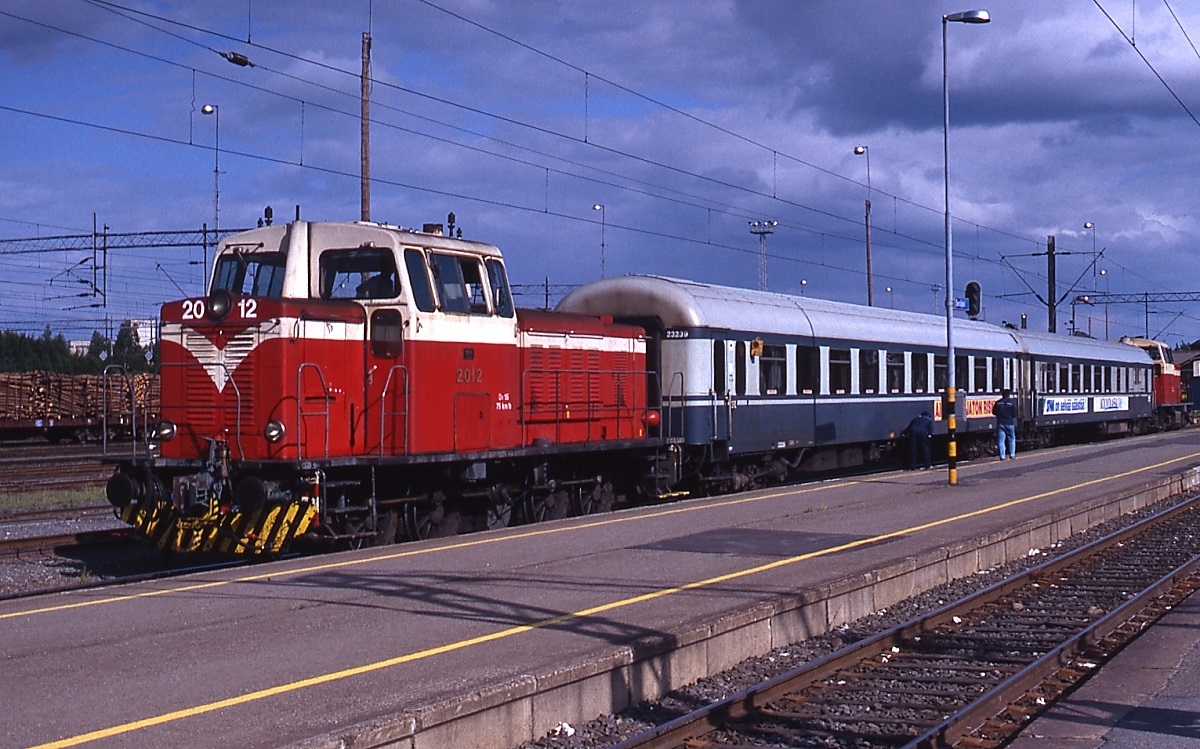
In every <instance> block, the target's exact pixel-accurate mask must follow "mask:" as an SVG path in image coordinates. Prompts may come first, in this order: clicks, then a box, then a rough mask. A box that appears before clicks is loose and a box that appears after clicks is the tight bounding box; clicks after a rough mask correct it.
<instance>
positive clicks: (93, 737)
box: [30, 452, 1200, 749]
mask: <svg viewBox="0 0 1200 749" xmlns="http://www.w3.org/2000/svg"><path fill="white" fill-rule="evenodd" d="M1197 459H1200V452H1198V453H1192V454H1191V455H1186V456H1183V457H1179V458H1174V459H1172V460H1168V461H1164V462H1161V463H1157V464H1155V465H1151V466H1144V467H1142V468H1136V469H1133V470H1130V471H1125V472H1123V473H1118V474H1115V475H1113V476H1104V477H1102V478H1096V479H1090V480H1088V481H1083V482H1080V483H1078V484H1074V485H1072V486H1067V487H1063V488H1061V489H1052V490H1049V491H1045V492H1040V493H1038V494H1033V495H1030V496H1027V497H1021V498H1019V499H1014V500H1010V501H1008V502H1004V503H1001V504H999V505H994V506H992V507H985V508H982V509H979V510H972V511H971V512H966V513H963V514H961V515H955V516H953V517H948V518H942V519H940V520H932V521H929V522H927V523H920V524H918V525H913V526H909V527H908V528H903V529H900V530H895V531H890V532H888V533H883V534H880V535H877V536H873V537H871V538H864V539H860V540H857V541H851V542H848V543H844V544H841V545H838V546H832V547H829V548H826V549H821V550H818V551H813V552H809V553H806V554H800V555H798V556H793V557H788V558H786V559H779V560H776V561H774V562H768V563H766V564H761V565H758V566H755V567H750V568H748V569H744V570H739V571H737V572H729V573H726V574H724V575H717V576H716V577H710V578H707V579H704V580H697V581H695V582H690V583H686V584H684V585H677V586H674V587H670V588H662V589H659V590H655V591H650V592H648V593H643V594H641V595H638V596H633V597H631V598H623V599H621V600H619V601H611V602H609V603H604V604H600V605H598V606H593V607H591V608H587V609H581V610H579V611H574V612H571V613H567V614H560V615H558V616H554V617H549V618H547V619H542V620H540V621H536V622H532V623H530V624H522V625H520V626H516V627H509V628H507V629H502V630H498V631H496V632H491V633H488V634H484V635H479V636H478V637H471V638H468V639H465V640H459V641H457V642H451V643H447V644H445V645H439V646H438V647H436V648H429V649H427V650H422V651H419V652H415V653H407V654H405V655H400V656H396V657H394V658H387V659H385V660H381V661H375V662H374V663H367V664H364V665H361V666H355V667H353V668H347V669H343V670H341V671H332V672H329V673H326V674H319V675H317V676H312V677H309V678H307V679H300V680H298V681H293V682H289V683H287V684H279V685H276V686H274V687H268V688H266V689H260V690H257V691H254V692H248V693H246V694H242V695H238V696H236V697H228V698H226V699H223V700H217V701H214V702H208V703H205V704H203V705H195V706H193V707H189V708H184V709H182V710H175V711H172V712H169V713H163V714H161V715H155V716H152V717H149V718H144V719H142V720H137V721H131V722H128V723H122V724H119V725H115V726H110V727H108V728H102V729H99V730H96V731H91V732H88V733H83V734H79V735H77V736H70V737H67V738H63V739H60V740H58V741H52V742H48V743H45V744H39V745H37V746H34V747H30V749H65V747H72V746H79V745H80V744H86V743H89V742H92V741H99V740H100V739H106V738H111V737H113V736H119V735H121V734H125V733H131V732H133V731H139V730H142V729H145V728H150V727H153V726H157V725H162V724H164V723H171V722H174V721H177V720H182V719H184V718H190V717H195V716H197V715H204V714H205V713H211V712H214V711H216V710H221V709H223V708H227V707H234V706H237V705H244V704H247V703H250V702H257V701H259V700H263V699H266V698H268V697H274V696H277V695H281V694H287V693H290V692H297V691H300V690H302V689H307V688H309V687H315V686H320V685H323V684H329V683H331V682H336V681H341V680H343V679H349V678H351V677H354V676H361V675H363V674H368V673H372V672H375V671H381V670H383V669H387V668H391V667H393V666H398V665H401V664H404V663H411V662H413V661H419V660H424V659H426V658H431V657H433V656H437V655H442V654H444V653H450V652H453V651H456V650H462V649H465V648H469V647H472V646H475V645H482V644H484V643H487V642H494V641H496V640H503V639H507V638H509V637H513V636H515V635H519V634H524V633H526V632H531V631H534V630H538V629H544V628H546V627H552V626H555V625H558V624H562V623H564V622H568V621H571V620H573V619H582V618H585V617H590V616H595V615H597V614H603V613H606V612H609V611H615V610H617V609H622V608H626V607H628V606H632V605H635V604H638V603H645V602H646V601H653V600H656V599H659V598H665V597H667V596H671V595H675V594H678V593H682V592H685V591H690V590H697V589H700V588H707V587H711V586H713V585H718V584H720V583H725V582H729V581H731V580H737V579H740V578H744V577H749V576H752V575H757V574H761V573H763V572H769V571H771V570H776V569H779V568H781V567H787V566H789V565H793V564H796V563H798V562H804V561H808V560H810V559H816V558H819V557H824V556H829V555H831V554H837V553H839V552H843V551H849V550H851V549H857V548H860V547H863V546H868V545H871V544H876V543H879V542H880V541H887V540H890V539H893V538H898V537H900V536H905V535H910V534H912V533H915V532H919V531H924V530H929V529H931V528H937V527H940V526H944V525H950V524H951V523H955V522H959V521H961V520H968V519H971V518H976V517H980V516H983V515H988V514H991V513H993V512H997V511H999V510H1004V509H1008V508H1010V507H1017V506H1019V505H1023V504H1026V503H1028V502H1033V501H1036V500H1039V499H1045V498H1047V497H1051V496H1054V495H1056V494H1061V493H1063V492H1069V491H1075V490H1078V489H1085V488H1087V487H1089V486H1096V485H1098V484H1102V483H1105V482H1107V481H1112V480H1114V479H1119V478H1124V477H1127V476H1133V475H1136V474H1138V473H1144V472H1146V471H1151V470H1155V469H1158V468H1163V467H1166V466H1169V465H1172V464H1174V463H1181V462H1184V461H1194V460H1197ZM852 483H857V482H852ZM765 498H767V497H765V496H760V497H757V499H765ZM740 501H749V499H748V498H747V499H743V500H736V501H734V502H730V503H729V504H735V503H737V502H740ZM600 524H602V523H597V525H600ZM529 535H537V534H532V533H531V534H529ZM526 537H528V536H526ZM400 556H404V554H402V553H401V554H395V555H392V556H391V557H385V558H395V557H400ZM336 566H345V565H342V564H332V565H328V567H336ZM259 577H266V575H262V576H259Z"/></svg>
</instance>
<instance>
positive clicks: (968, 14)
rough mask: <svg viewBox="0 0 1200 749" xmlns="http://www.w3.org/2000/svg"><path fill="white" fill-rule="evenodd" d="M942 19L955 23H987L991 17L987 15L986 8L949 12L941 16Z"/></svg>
mask: <svg viewBox="0 0 1200 749" xmlns="http://www.w3.org/2000/svg"><path fill="white" fill-rule="evenodd" d="M942 20H943V21H954V22H955V23H988V22H989V21H991V20H992V17H991V16H990V15H988V12H987V11H986V10H964V11H962V12H961V13H951V14H949V15H945V16H942Z"/></svg>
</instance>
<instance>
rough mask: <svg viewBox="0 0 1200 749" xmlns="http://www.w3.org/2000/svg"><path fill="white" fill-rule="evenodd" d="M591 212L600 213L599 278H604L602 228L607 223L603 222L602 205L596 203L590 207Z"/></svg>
mask: <svg viewBox="0 0 1200 749" xmlns="http://www.w3.org/2000/svg"><path fill="white" fill-rule="evenodd" d="M592 210H593V211H600V277H601V278H604V227H605V224H606V223H608V222H607V221H606V220H605V216H604V204H603V203H596V204H595V205H593V206H592ZM617 218H620V216H618V217H617Z"/></svg>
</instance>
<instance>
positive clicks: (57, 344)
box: [0, 320, 157, 374]
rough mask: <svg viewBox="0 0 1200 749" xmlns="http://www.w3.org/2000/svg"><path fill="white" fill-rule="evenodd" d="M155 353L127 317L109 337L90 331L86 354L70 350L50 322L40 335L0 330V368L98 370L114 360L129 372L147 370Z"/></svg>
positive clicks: (65, 371)
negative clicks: (113, 335)
mask: <svg viewBox="0 0 1200 749" xmlns="http://www.w3.org/2000/svg"><path fill="white" fill-rule="evenodd" d="M148 353H149V355H147V354H148ZM156 353H157V352H155V351H153V348H152V347H151V346H143V345H142V344H141V342H140V341H139V340H138V333H137V329H136V328H135V327H134V326H133V324H132V323H131V322H130V321H129V320H125V321H124V322H122V323H121V327H120V329H119V330H118V331H117V336H116V339H115V340H113V341H109V340H108V339H107V338H105V337H104V336H103V335H101V334H100V333H99V332H98V331H96V332H93V333H92V340H91V341H90V342H89V343H88V350H87V353H86V354H73V353H71V347H70V345H69V344H68V343H67V339H66V338H64V337H63V334H62V333H57V334H55V333H54V332H53V331H51V330H50V326H46V329H45V330H44V331H43V332H42V335H41V336H31V335H27V334H25V333H17V332H15V331H11V330H5V331H0V372H31V371H47V372H61V373H62V374H101V373H102V372H103V371H104V368H105V367H107V366H109V365H114V364H115V365H120V366H123V367H125V368H126V369H127V370H128V371H130V372H149V371H151V369H153V367H154V364H155V356H154V355H155V354H156Z"/></svg>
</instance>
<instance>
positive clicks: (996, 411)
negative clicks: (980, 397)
mask: <svg viewBox="0 0 1200 749" xmlns="http://www.w3.org/2000/svg"><path fill="white" fill-rule="evenodd" d="M992 416H995V417H996V444H997V446H998V447H999V448H1000V460H1014V459H1016V457H1017V402H1016V401H1014V400H1013V398H1012V391H1011V390H1009V389H1008V388H1005V389H1003V390H1001V391H1000V400H998V401H996V403H995V405H993V406H992Z"/></svg>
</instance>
